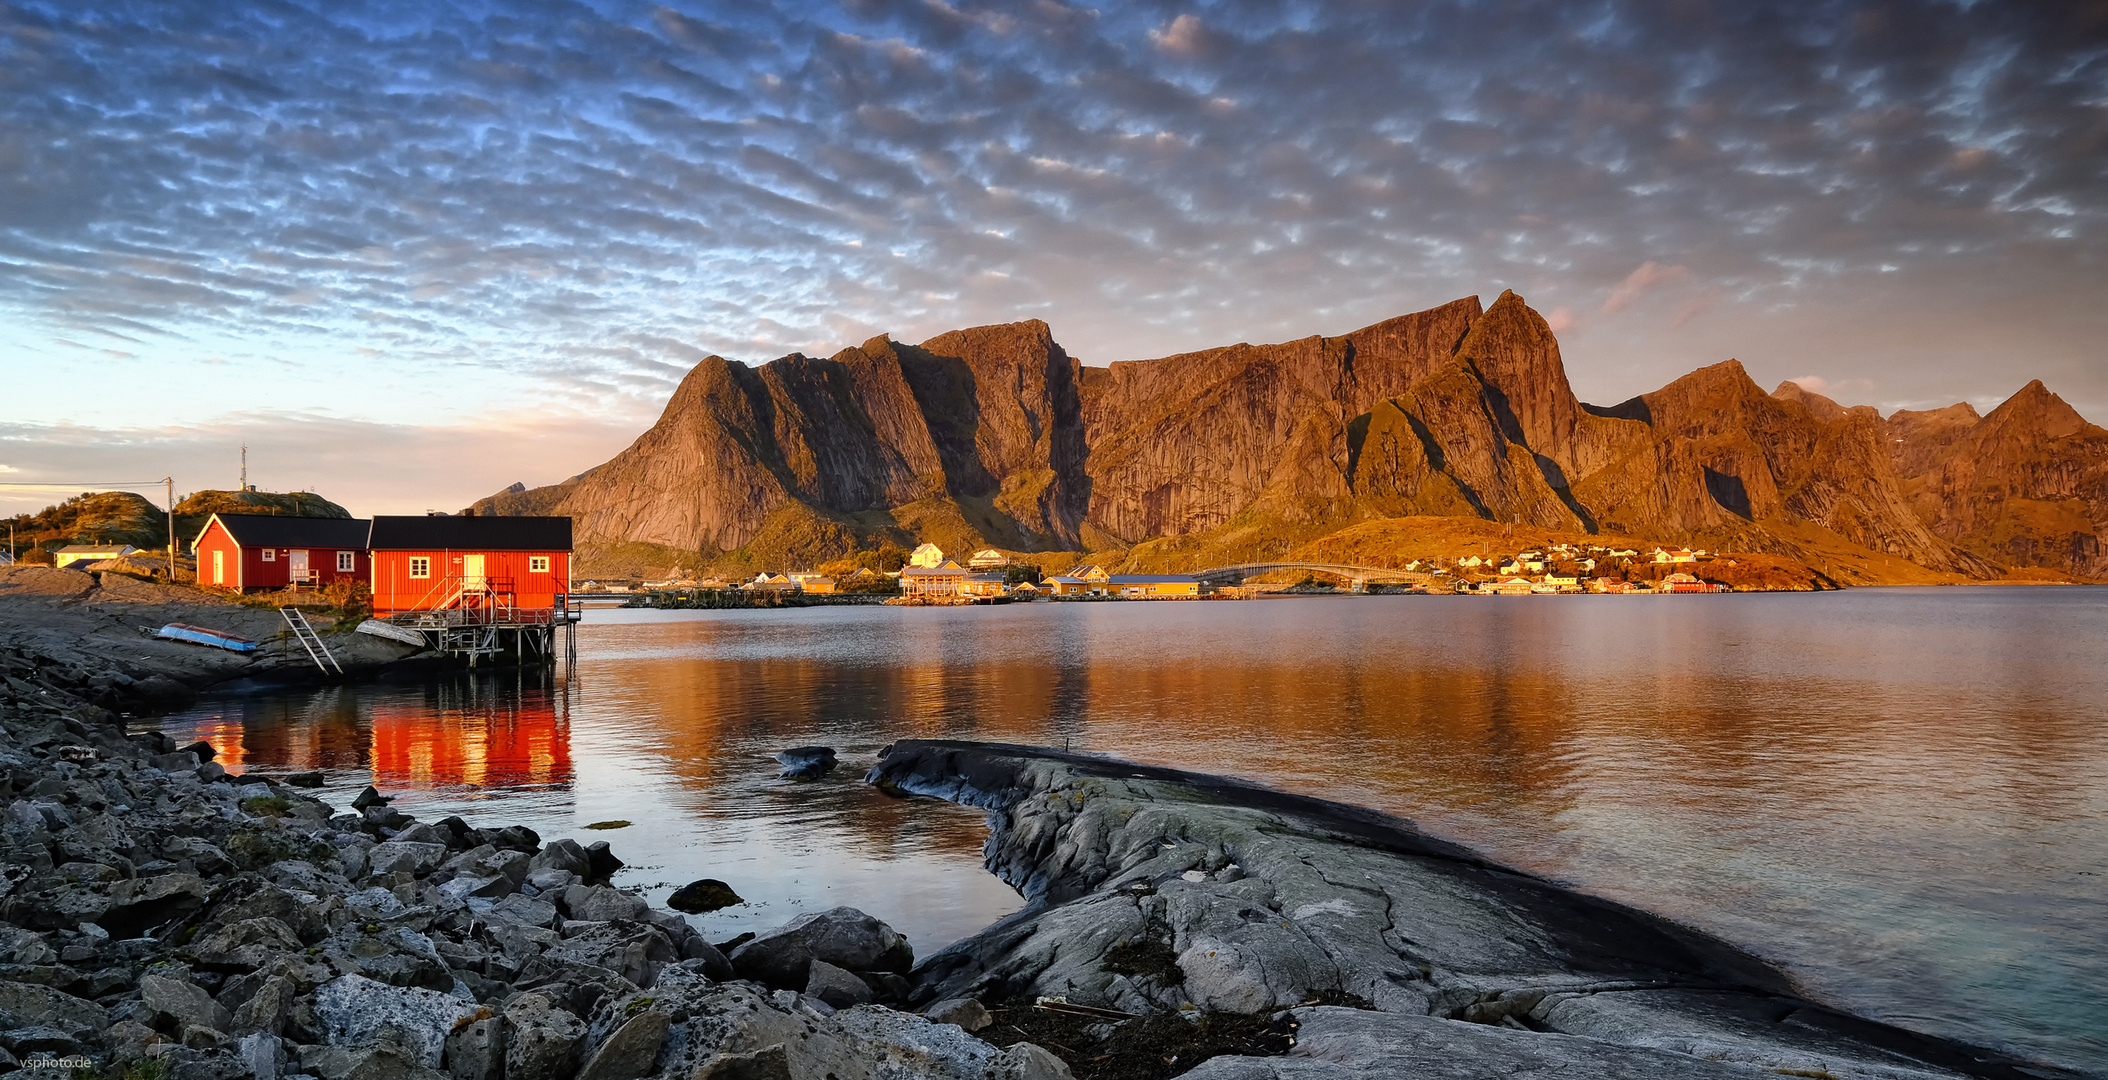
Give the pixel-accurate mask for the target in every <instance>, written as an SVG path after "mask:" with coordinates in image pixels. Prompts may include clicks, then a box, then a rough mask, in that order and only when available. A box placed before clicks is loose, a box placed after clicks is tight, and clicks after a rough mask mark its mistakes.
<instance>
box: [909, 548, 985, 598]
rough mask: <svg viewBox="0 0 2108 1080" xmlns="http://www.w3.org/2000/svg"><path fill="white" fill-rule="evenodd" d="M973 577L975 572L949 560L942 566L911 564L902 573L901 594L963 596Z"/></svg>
mask: <svg viewBox="0 0 2108 1080" xmlns="http://www.w3.org/2000/svg"><path fill="white" fill-rule="evenodd" d="M923 546H924V547H928V546H930V545H927V544H925V545H923ZM972 576H974V574H973V571H971V570H968V569H966V568H965V567H963V566H960V565H959V564H958V563H955V562H952V561H951V560H949V559H947V560H945V561H944V564H943V565H942V566H916V565H913V564H910V565H908V566H906V567H903V568H902V569H901V571H900V592H901V595H903V596H924V597H937V596H961V595H964V592H965V584H966V579H967V578H970V577H972Z"/></svg>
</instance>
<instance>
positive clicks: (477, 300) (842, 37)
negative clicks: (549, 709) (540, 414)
mask: <svg viewBox="0 0 2108 1080" xmlns="http://www.w3.org/2000/svg"><path fill="white" fill-rule="evenodd" d="M2104 174H2108V9H2104V8H2103V7H2102V6H2101V5H2099V4H2097V3H2096V4H2023V3H2010V4H2009V3H1974V4H1902V3H1898V4H1845V3H1800V4H1793V3H1787V4H1747V3H1728V2H1724V0H1723V2H1718V3H1708V2H1703V0H1690V2H1684V3H1677V4H1667V5H1664V4H1656V3H1641V2H1634V3H1617V2H1611V3H1565V2H1550V0H1537V2H1533V0H1519V2H1512V3H1499V4H1491V3H1444V2H1430V3H1414V4H1396V3H1387V2H1381V0H1361V2H1355V0H1337V2H1327V3H1289V2H1254V3H1247V4H1203V5H1185V4H1172V3H1157V2H1142V3H1134V4H1127V5H1119V6H1113V7H1108V8H1106V9H1104V10H1090V9H1085V8H1082V7H1078V6H1074V5H1069V4H1064V3H1060V2H1057V0H1030V2H1020V3H1003V4H993V3H989V4H979V3H968V2H961V3H957V4H947V3H944V2H941V0H849V2H846V3H844V4H843V5H842V6H840V7H834V6H818V5H810V6H808V5H799V4H793V3H784V2H776V3H770V2H764V0H756V2H742V3H739V4H729V3H725V4H675V5H670V6H658V5H652V4H633V3H600V4H590V3H579V2H570V0H537V2H502V0H501V2H493V3H486V4H477V5H458V6H456V5H445V4H438V3H430V4H400V3H372V4H316V3H307V4H303V3H295V2H285V0H259V2H251V3H245V4H241V5H237V6H229V5H224V4H202V3H200V4H180V3H118V2H110V3H104V2H94V0H90V2H85V3H76V2H67V3H55V2H43V3H28V4H18V5H15V6H12V7H8V8H5V9H0V322H4V323H5V326H4V328H0V349H4V350H5V351H6V352H7V353H8V354H9V355H10V356H11V357H13V359H10V360H7V361H5V363H6V364H7V367H8V372H7V374H8V376H9V379H10V383H11V385H12V386H13V387H14V388H15V391H16V392H15V393H13V394H11V395H10V397H11V398H12V402H11V403H10V404H5V405H0V419H11V420H15V421H21V422H50V421H55V420H59V419H61V418H69V419H74V420H77V421H79V422H81V423H86V424H90V425H102V426H115V427H123V428H140V427H155V426H159V425H164V424H167V423H171V422H175V423H206V422H217V421H216V420H214V419H213V418H215V417H219V416H220V415H222V414H223V413H226V412H229V411H244V410H248V411H255V410H273V411H275V412H276V413H280V414H286V415H306V413H305V412H303V410H314V409H320V410H324V411H326V412H328V413H329V414H330V415H336V416H342V417H349V418H352V419H357V420H369V421H383V422H400V423H408V424H413V425H423V426H431V425H448V424H455V423H472V422H473V416H472V415H471V416H470V417H468V418H466V419H464V417H463V416H462V415H461V414H463V413H469V414H474V413H476V412H479V411H486V412H487V411H491V410H497V411H504V412H509V413H517V414H521V415H524V414H527V413H536V412H537V411H538V410H547V409H570V410H573V411H577V410H584V411H585V412H587V413H588V414H590V415H592V416H594V417H597V418H600V419H602V420H607V421H609V422H615V421H617V420H619V421H620V423H622V424H628V425H630V426H631V427H632V428H634V427H636V426H641V424H642V423H643V422H645V421H648V419H649V417H650V414H651V413H652V412H653V411H654V410H655V409H656V407H657V404H658V403H659V402H660V401H662V400H663V398H664V395H665V393H666V392H667V390H668V388H669V387H670V384H671V382H672V381H673V380H675V379H677V378H678V377H679V375H680V373H681V372H683V371H685V370H686V369H687V368H688V367H689V366H691V365H692V364H693V363H694V362H695V361H696V360H697V359H699V358H700V357H701V356H703V355H706V354H708V353H712V352H716V353H721V354H724V355H727V356H733V357H736V358H740V359H746V360H755V361H758V360H764V359H767V358H770V357H772V356H775V355H779V354H781V353H784V352H788V351H791V350H794V349H795V350H804V351H808V352H821V353H824V352H829V351H832V350H833V349H835V348H838V347H840V346H841V345H842V344H844V343H849V342H854V341H857V340H861V339H862V338H864V337H866V336H869V335H870V334H873V333H877V332H880V331H891V332H893V333H895V334H896V336H899V337H902V338H904V339H910V340H917V339H920V338H922V337H924V336H927V335H930V334H934V333H937V332H940V331H942V330H946V329H951V328H954V327H957V326H962V325H971V324H975V323H984V322H994V321H1007V320H1011V319H1018V318H1027V317H1039V318H1045V319H1047V320H1048V321H1049V322H1050V323H1052V324H1053V325H1054V327H1055V330H1056V333H1057V335H1058V336H1059V337H1060V338H1061V339H1062V340H1063V341H1064V343H1066V344H1067V345H1068V346H1069V347H1070V348H1071V350H1072V351H1073V352H1075V353H1077V354H1078V355H1081V356H1083V357H1085V358H1086V359H1087V360H1089V361H1094V362H1104V361H1109V360H1113V359H1122V358H1132V357H1141V356H1150V355H1159V354H1163V353H1168V352H1173V351H1178V350H1182V349H1188V348H1196V347H1202V346H1206V345H1212V344H1218V343H1222V342H1225V341H1233V340H1239V339H1244V340H1279V339H1284V338H1292V337H1299V336H1303V335H1305V334H1309V333H1314V332H1333V333H1336V332H1341V331H1344V330H1347V329H1351V328H1353V327H1355V326H1358V325H1361V324H1364V323H1367V322H1371V321H1374V320H1376V319H1379V318H1383V317H1386V316H1388V315H1392V314H1397V313H1400V312H1403V311H1408V310H1414V309H1417V308H1422V307H1427V306H1431V305H1433V304H1436V303H1440V302H1442V301H1445V300H1448V299H1452V298H1454V297H1456V296H1459V295H1465V294H1469V293H1473V292H1480V293H1489V294H1490V293H1491V292H1493V291H1497V290H1498V289H1500V288H1503V287H1513V288H1516V289H1518V290H1520V291H1522V292H1524V293H1525V294H1526V295H1527V296H1528V297H1529V298H1530V299H1531V301H1532V302H1533V303H1534V304H1536V305H1537V306H1538V307H1539V308H1540V310H1543V311H1546V312H1547V313H1548V314H1549V313H1554V312H1557V313H1558V318H1559V320H1560V321H1561V323H1562V325H1563V328H1564V329H1563V331H1562V333H1563V340H1564V341H1565V342H1566V343H1567V353H1568V361H1569V366H1570V368H1572V369H1573V375H1574V381H1575V383H1576V385H1577V387H1578V388H1579V389H1581V391H1582V392H1583V393H1584V395H1587V396H1592V397H1596V398H1599V399H1613V398H1617V397H1622V396H1625V395H1628V394H1631V393H1636V392H1640V391H1643V390H1648V389H1652V388H1653V387H1654V386H1656V385H1659V383H1660V382H1662V381H1665V380H1666V379H1668V378H1673V377H1674V376H1675V375H1677V374H1680V373H1681V372H1683V371H1686V370H1689V369H1690V368H1692V367H1695V366H1697V365H1699V364H1704V363H1710V362H1713V361H1717V360H1719V359H1722V358H1724V357H1726V356H1729V355H1737V356H1740V357H1741V358H1743V359H1744V361H1745V362H1746V363H1748V364H1750V366H1751V368H1752V370H1753V371H1757V372H1759V373H1760V374H1769V375H1770V376H1771V377H1774V378H1784V377H1787V376H1788V375H1789V374H1798V373H1806V372H1814V373H1815V374H1816V375H1817V377H1821V378H1825V379H1828V380H1829V381H1830V382H1831V383H1833V384H1835V385H1862V384H1861V383H1853V382H1851V380H1855V379H1856V380H1864V383H1863V385H1866V386H1869V387H1872V388H1873V389H1872V390H1870V391H1869V393H1870V395H1871V396H1870V397H1869V398H1868V400H1870V401H1873V402H1875V403H1881V404H1891V405H1894V404H1932V403H1945V402H1947V401H1952V400H1955V399H1956V398H1970V399H1973V400H1977V401H1979V402H1988V401H1995V400H1996V399H1997V398H1998V397H2002V396H2003V395H2004V394H2005V393H2009V392H2010V391H2011V390H2012V389H2015V388H2017V386H2018V385H2019V384H2020V383H2022V382H2025V381H2026V378H2028V377H2032V376H2041V377H2043V378H2045V379H2046V380H2048V381H2049V382H2050V383H2051V385H2052V387H2053V388H2055V389H2058V390H2059V391H2060V392H2062V393H2064V394H2065V395H2066V396H2067V397H2068V398H2070V399H2071V400H2073V401H2074V403H2075V404H2078V405H2079V406H2080V407H2081V409H2082V410H2087V409H2089V408H2090V409H2091V410H2092V412H2093V414H2094V415H2095V416H2096V417H2097V418H2101V416H2102V414H2103V413H2108V371H2104V368H2108V363H2104V362H2103V360H2104V357H2103V350H2102V348H2101V345H2100V342H2101V341H2102V340H2104V336H2103V335H2104V333H2108V315H2104V313H2103V310H2102V309H2103V305H2100V304H2099V303H2098V302H2097V300H2088V299H2087V298H2089V297H2092V298H2097V297H2099V296H2101V295H2104V294H2108V268H2104V266H2103V264H2102V259H2101V257H2100V253H2101V252H2102V251H2103V250H2108V247H2104V244H2103V241H2104V239H2108V237H2104V235H2103V219H2104V211H2108V175H2104ZM1489 299H1490V295H1489ZM82 372H92V373H95V374H96V375H97V376H98V378H99V385H98V389H97V392H96V393H95V394H94V395H93V396H92V398H90V399H87V400H85V401H84V400H83V399H81V398H80V396H79V380H78V376H79V374H80V373H82ZM54 373H56V374H54ZM113 373H114V374H116V375H118V376H119V377H118V378H114V379H110V378H105V377H106V376H108V375H110V374H113ZM586 464H590V463H589V462H576V463H573V464H571V465H568V466H565V467H563V468H564V471H575V469H576V468H578V467H583V466H584V465H586ZM551 478H553V477H552V476H548V475H544V476H540V477H529V479H551ZM481 493H482V492H474V493H473V494H481ZM455 501H459V500H458V499H457V500H455Z"/></svg>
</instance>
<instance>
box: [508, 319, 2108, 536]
mask: <svg viewBox="0 0 2108 1080" xmlns="http://www.w3.org/2000/svg"><path fill="white" fill-rule="evenodd" d="M2103 438H2108V436H2104V433H2103V432H2102V431H2101V429H2099V428H2096V427H2093V426H2092V425H2090V424H2087V423H2086V422H2085V421H2084V420H2083V419H2081V418H2079V417H2078V415H2077V414H2076V413H2075V412H2072V411H2071V409H2070V407H2069V406H2067V405H2065V404H2064V403H2063V402H2062V401H2061V400H2059V399H2057V398H2056V396H2055V395H2053V394H2050V393H2049V392H2048V391H2047V390H2045V389H2043V388H2042V387H2041V384H2039V383H2035V384H2031V385H2030V386H2029V388H2028V389H2026V390H2023V391H2022V392H2021V394H2019V395H2016V397H2015V398H2014V399H2013V401H2011V402H2008V403H2007V404H2006V405H2005V406H2002V407H2001V408H2000V409H1998V410H1996V411H1994V412H1993V413H1992V414H1991V415H1990V416H1988V417H1985V418H1982V419H1981V420H1979V419H1978V418H1977V417H1976V415H1975V413H1974V412H1973V411H1972V410H1970V409H1969V408H1968V407H1967V406H1966V405H1964V406H1956V407H1954V408H1951V409H1945V410H1939V411H1937V412H1930V413H1907V412H1906V413H1898V414H1896V416H1894V417H1891V418H1890V419H1888V420H1886V421H1884V420H1883V419H1882V418H1881V417H1880V415H1879V414H1878V413H1877V412H1875V410H1873V409H1871V408H1868V407H1865V406H1859V407H1854V408H1846V407H1844V406H1842V405H1839V404H1838V403H1837V402H1834V401H1831V400H1830V399H1828V398H1826V397H1823V396H1821V395H1820V394H1815V393H1812V392H1809V391H1807V390H1805V389H1803V388H1801V387H1799V386H1797V385H1795V384H1792V383H1787V384H1784V385H1782V386H1781V387H1780V388H1779V389H1778V390H1777V391H1775V392H1773V393H1770V394H1766V393H1765V392H1764V391H1763V390H1762V389H1761V388H1760V387H1758V386H1757V385H1756V384H1755V383H1754V382H1752V381H1751V380H1750V378H1749V376H1748V374H1747V373H1746V372H1745V371H1744V370H1743V368H1742V366H1741V365H1740V364H1739V363H1737V362H1735V361H1732V360H1729V361H1726V362H1724V363H1720V364H1715V365H1713V366H1711V367H1706V368H1701V369H1699V370H1698V371H1695V372H1692V373H1691V374H1690V375H1687V376H1685V377H1683V378H1681V379H1678V380H1677V381H1675V382H1673V383H1671V384H1669V385H1668V386H1665V387H1663V388H1662V389H1660V390H1657V391H1655V392H1653V393H1650V394H1644V395H1641V396H1640V397H1637V398H1634V399H1632V400H1630V401H1627V402H1625V403H1623V404H1620V405H1616V406H1610V407H1597V406H1590V405H1584V404H1582V403H1581V402H1579V401H1578V400H1577V399H1576V398H1575V397H1574V394H1573V391H1572V389H1571V388H1570V387H1569V385H1568V382H1567V377H1566V370H1565V366H1564V364H1563V362H1562V361H1561V358H1560V354H1559V343H1558V341H1557V339H1556V338H1555V337H1554V335H1553V333H1552V330H1551V328H1550V326H1549V325H1548V324H1547V323H1546V321H1545V320H1544V318H1543V317H1541V316H1540V315H1538V313H1537V312H1535V311H1533V310H1531V309H1530V307H1529V306H1528V305H1527V304H1526V303H1525V302H1524V301H1523V299H1522V297H1520V296H1517V295H1516V294H1515V293H1513V292H1507V293H1503V294H1502V295H1501V296H1500V298H1499V299H1498V300H1496V301H1495V302H1494V303H1493V304H1492V306H1491V307H1483V308H1482V307H1481V305H1480V303H1479V301H1478V298H1476V297H1467V298H1464V299H1461V300H1457V301H1453V302H1451V303H1448V304H1444V305H1442V306H1441V307H1437V308H1433V309H1431V310H1428V311H1423V312H1419V313H1416V314H1411V315H1404V316H1400V317H1398V318H1394V319H1390V320H1386V321H1384V322H1381V323H1377V324H1375V325H1373V326H1369V327H1365V328H1363V329H1360V330H1357V331H1354V332H1352V333H1349V334H1346V335H1343V336H1340V337H1309V338H1304V339H1301V340H1298V341H1291V342H1284V343H1280V344H1272V345H1250V344H1236V345H1229V346H1225V347H1221V348H1215V349H1208V350H1203V351H1200V352H1193V353H1182V354H1179V355H1175V356H1167V357H1162V358H1160V359H1155V360H1140V361H1128V362H1121V363H1115V364H1112V365H1111V366H1109V367H1086V366H1084V365H1083V364H1082V362H1081V361H1079V360H1077V359H1076V358H1074V357H1071V356H1070V355H1068V353H1067V352H1066V351H1065V350H1063V348H1062V347H1061V345H1060V343H1059V342H1057V341H1056V340H1055V339H1054V336H1053V333H1052V331H1051V330H1050V328H1049V327H1048V326H1047V325H1046V324H1045V323H1043V322H1039V321H1037V320H1032V321H1027V322H1020V323H1011V324H1007V325H999V326H982V327H975V328H972V329H968V330H958V331H953V332H951V333H947V334H942V335H939V336H938V337H935V338H931V339H930V340H928V341H925V342H923V343H922V344H920V345H906V344H902V343H898V342H894V341H892V340H890V339H889V338H886V337H883V336H881V337H877V338H873V339H872V340H870V341H867V342H865V343H864V344H862V345H859V346H856V347H853V348H848V349H843V350H842V351H841V352H838V353H836V354H835V355H833V356H831V357H828V358H826V359H816V358H813V357H808V356H804V355H800V354H793V355H791V356H786V357H783V358H782V359H779V360H775V361H772V362H770V363H767V364H763V365H760V366H758V367H749V366H747V365H744V364H739V363H735V362H731V361H727V360H724V359H722V358H719V357H711V358H709V359H706V360H704V361H703V362H702V363H700V364H698V365H696V367H695V368H694V369H693V370H692V371H690V372H689V374H688V376H687V378H686V379H684V380H683V382H682V383H681V385H680V387H679V389H678V390H676V391H675V393H674V395H673V398H672V400H670V401H669V402H668V403H667V406H666V410H665V412H664V414H663V415H662V416H661V417H660V419H659V422H658V423H657V424H655V425H653V426H652V428H651V429H650V430H649V431H646V432H645V433H644V434H643V435H642V436H641V437H639V438H638V440H637V441H636V443H635V444H633V445H632V446H631V447H630V448H629V449H627V450H625V451H623V452H622V453H621V454H619V455H617V456H616V457H615V458H614V459H612V460H610V461H608V462H607V463H605V464H603V465H600V466H598V467H596V468H594V469H591V470H588V471H587V472H585V473H583V474H581V475H579V476H577V477H574V478H572V479H570V480H567V481H565V482H563V483H561V484H557V485H554V486H551V487H545V488H537V489H533V490H508V491H506V492H502V493H500V494H498V495H495V496H493V497H491V498H490V499H486V500H484V501H483V502H482V503H479V504H478V508H479V511H480V512H484V513H500V514H517V513H557V514H568V515H570V516H572V517H573V518H575V519H577V521H578V535H579V538H580V541H581V543H582V544H584V545H588V546H590V545H602V546H604V547H605V546H613V545H620V544H624V543H632V542H642V543H644V544H649V545H655V546H656V547H657V548H658V549H661V550H671V551H680V552H694V553H699V554H700V555H702V556H703V557H705V558H708V557H712V556H715V555H718V554H722V553H725V552H731V551H738V550H743V551H747V552H749V553H752V554H754V555H755V557H757V558H761V557H766V558H771V559H777V560H780V561H788V562H810V561H815V560H817V559H821V558H825V557H829V556H831V555H834V554H837V553H839V552H841V551H843V550H846V549H848V548H851V547H854V546H858V545H868V544H871V543H873V542H876V541H879V540H888V541H892V542H897V543H908V542H910V541H919V540H930V541H934V542H936V543H938V544H940V545H941V546H944V547H945V548H947V549H949V550H960V549H971V548H978V547H998V548H1004V549H1008V550H1025V551H1031V550H1055V549H1069V550H1074V549H1079V548H1083V549H1093V550H1095V549H1103V548H1108V547H1121V546H1126V545H1131V544H1134V543H1138V542H1140V541H1143V540H1148V539H1151V538H1155V537H1161V536H1185V535H1193V534H1203V533H1210V532H1212V531H1216V530H1221V529H1224V528H1225V527H1228V526H1232V525H1235V526H1236V527H1239V528H1243V527H1257V528H1260V529H1263V530H1268V531H1269V532H1268V534H1269V535H1270V536H1278V537H1281V538H1286V539H1296V538H1309V537H1314V536H1317V535H1321V534H1322V533H1324V532H1326V531H1330V530H1333V529H1337V528H1340V527H1344V526H1346V525H1350V524H1353V523H1354V522H1357V521H1362V520H1368V519H1371V518H1379V517H1398V516H1407V515H1422V514H1426V515H1438V516H1469V517H1478V518H1483V519H1490V520H1496V521H1503V522H1511V521H1512V522H1521V523H1528V524H1531V525H1535V526H1542V527H1550V528H1560V529H1573V530H1579V531H1610V532H1619V533H1626V534H1632V535H1640V536H1652V537H1658V538H1662V539H1665V540H1671V539H1682V540H1688V541H1694V542H1695V541H1705V542H1710V543H1712V544H1713V545H1714V546H1720V547H1725V546H1731V545H1732V546H1735V547H1738V548H1740V549H1746V550H1759V551H1774V552H1780V553H1795V552H1805V551H1807V550H1809V549H1810V545H1815V546H1820V545H1824V544H1831V545H1836V546H1838V547H1839V548H1841V549H1850V550H1862V549H1863V550H1870V551H1872V552H1877V553H1882V554H1886V555H1889V556H1894V557H1897V558H1900V559H1902V560H1907V561H1908V562H1910V563H1913V564H1916V565H1917V566H1919V567H1923V568H1926V569H1930V570H1935V571H1944V572H1954V573H1962V574H1968V575H1972V576H1978V577H1985V576H1995V575H1996V574H1998V573H2000V572H2001V568H2002V567H2003V566H2007V565H2036V566H2048V567H2054V568H2058V569H2060V570H2063V571H2066V572H2070V573H2078V574H2088V575H2098V574H2103V573H2108V564H2104V557H2103V555H2102V552H2101V550H2100V548H2099V545H2098V544H2097V542H2096V540H2095V538H2096V536H2097V534H2098V532H2099V528H2100V526H2101V523H2102V522H2103V517H2104V514H2108V497H2104V488H2108V478H2104V477H2108V467H2104V466H2103V465H2102V464H2101V463H2102V461H2103V459H2104V454H2103V453H2102V450H2103V443H2102V440H2103Z"/></svg>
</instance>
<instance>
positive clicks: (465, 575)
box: [461, 555, 483, 589]
mask: <svg viewBox="0 0 2108 1080" xmlns="http://www.w3.org/2000/svg"><path fill="white" fill-rule="evenodd" d="M461 587H462V588H464V589H480V588H482V587H483V556H481V555H463V556H462V557H461Z"/></svg>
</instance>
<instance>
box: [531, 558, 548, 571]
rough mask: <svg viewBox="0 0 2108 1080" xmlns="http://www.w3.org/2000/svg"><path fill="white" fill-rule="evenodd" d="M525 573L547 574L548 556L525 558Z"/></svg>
mask: <svg viewBox="0 0 2108 1080" xmlns="http://www.w3.org/2000/svg"><path fill="white" fill-rule="evenodd" d="M527 572H528V573H530V574H546V573H548V572H549V556H547V555H529V556H527Z"/></svg>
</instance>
